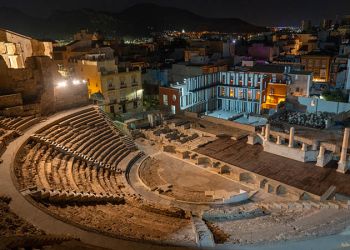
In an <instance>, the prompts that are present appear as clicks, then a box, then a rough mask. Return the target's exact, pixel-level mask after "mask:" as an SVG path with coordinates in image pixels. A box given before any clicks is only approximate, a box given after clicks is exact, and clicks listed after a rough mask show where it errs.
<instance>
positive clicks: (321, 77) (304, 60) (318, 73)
mask: <svg viewBox="0 0 350 250" xmlns="http://www.w3.org/2000/svg"><path fill="white" fill-rule="evenodd" d="M331 60H332V56H330V55H326V54H321V53H309V54H307V55H302V56H301V64H302V65H303V66H304V68H305V70H306V71H311V72H312V73H313V81H314V82H327V83H328V82H329V81H330V73H331V72H330V71H331Z"/></svg>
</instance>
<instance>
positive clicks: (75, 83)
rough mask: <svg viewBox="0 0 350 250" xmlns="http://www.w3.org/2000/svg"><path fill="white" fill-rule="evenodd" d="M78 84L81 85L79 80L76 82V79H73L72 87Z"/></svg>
mask: <svg viewBox="0 0 350 250" xmlns="http://www.w3.org/2000/svg"><path fill="white" fill-rule="evenodd" d="M80 83H81V82H80V80H77V79H74V80H73V84H74V85H79V84H80Z"/></svg>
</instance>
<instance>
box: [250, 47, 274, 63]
mask: <svg viewBox="0 0 350 250" xmlns="http://www.w3.org/2000/svg"><path fill="white" fill-rule="evenodd" d="M248 55H249V56H251V57H253V58H254V59H262V60H267V61H273V58H274V57H277V56H278V55H279V50H278V47H274V46H267V45H264V44H263V43H253V44H252V45H251V46H250V47H249V48H248Z"/></svg>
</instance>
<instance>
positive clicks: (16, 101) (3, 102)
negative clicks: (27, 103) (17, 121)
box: [0, 93, 23, 109]
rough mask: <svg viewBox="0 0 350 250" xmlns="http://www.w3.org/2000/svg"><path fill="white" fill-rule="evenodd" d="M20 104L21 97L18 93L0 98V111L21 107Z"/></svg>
mask: <svg viewBox="0 0 350 250" xmlns="http://www.w3.org/2000/svg"><path fill="white" fill-rule="evenodd" d="M22 104H23V102H22V95H21V94H20V93H18V94H13V95H3V96H0V109H3V108H9V107H14V106H21V105H22Z"/></svg>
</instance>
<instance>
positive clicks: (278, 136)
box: [276, 135, 282, 145]
mask: <svg viewBox="0 0 350 250" xmlns="http://www.w3.org/2000/svg"><path fill="white" fill-rule="evenodd" d="M276 144H277V145H281V144H282V141H281V136H280V135H277V141H276Z"/></svg>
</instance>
